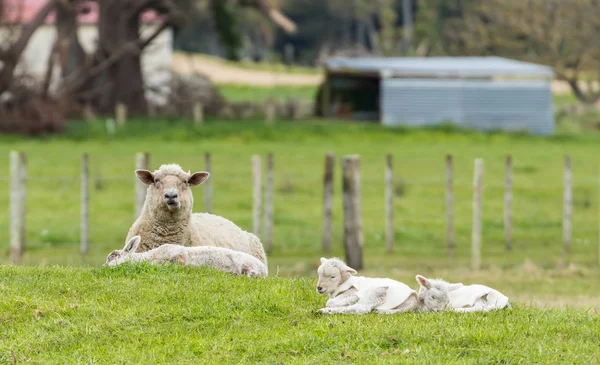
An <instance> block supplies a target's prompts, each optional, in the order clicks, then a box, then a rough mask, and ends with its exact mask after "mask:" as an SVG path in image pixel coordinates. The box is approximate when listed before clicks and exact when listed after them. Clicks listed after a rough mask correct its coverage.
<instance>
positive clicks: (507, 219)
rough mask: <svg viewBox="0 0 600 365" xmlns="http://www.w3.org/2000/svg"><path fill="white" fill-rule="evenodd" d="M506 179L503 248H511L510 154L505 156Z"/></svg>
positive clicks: (508, 249)
mask: <svg viewBox="0 0 600 365" xmlns="http://www.w3.org/2000/svg"><path fill="white" fill-rule="evenodd" d="M505 164H506V180H505V181H504V237H505V249H506V250H507V251H510V250H511V249H512V200H513V192H512V164H513V162H512V156H511V155H507V156H506V163H505Z"/></svg>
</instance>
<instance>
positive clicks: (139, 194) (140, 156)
mask: <svg viewBox="0 0 600 365" xmlns="http://www.w3.org/2000/svg"><path fill="white" fill-rule="evenodd" d="M135 168H136V170H149V169H150V154H149V153H148V152H140V153H137V154H136V157H135ZM147 190H148V187H147V186H146V184H144V183H143V182H141V181H140V180H139V179H138V178H137V177H136V178H135V219H137V218H138V217H139V216H140V215H141V214H142V208H143V207H144V201H145V200H146V191H147Z"/></svg>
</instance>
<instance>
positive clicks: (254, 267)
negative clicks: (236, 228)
mask: <svg viewBox="0 0 600 365" xmlns="http://www.w3.org/2000/svg"><path fill="white" fill-rule="evenodd" d="M140 240H141V237H140V236H134V237H132V238H131V239H130V240H129V241H128V242H127V243H126V244H125V247H123V249H122V250H115V251H113V252H111V253H110V254H109V255H108V257H107V258H106V263H105V265H107V266H117V265H121V264H123V263H125V262H141V261H148V262H150V263H153V264H162V263H165V262H172V263H178V264H182V265H192V266H212V267H214V268H216V269H218V270H221V271H224V272H228V273H232V274H236V275H246V276H257V277H266V276H267V267H266V266H265V264H263V263H262V262H261V261H260V260H259V259H257V258H256V257H254V256H251V255H248V254H246V253H243V252H240V251H235V250H231V249H228V248H223V247H214V246H198V247H185V246H181V245H173V244H168V243H167V244H164V245H161V246H159V247H157V248H154V249H152V250H150V251H145V252H141V253H137V252H136V250H137V248H138V246H139V244H140Z"/></svg>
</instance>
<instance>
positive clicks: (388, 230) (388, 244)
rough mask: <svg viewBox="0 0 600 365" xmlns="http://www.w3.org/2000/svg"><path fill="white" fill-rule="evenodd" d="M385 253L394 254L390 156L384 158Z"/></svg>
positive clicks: (391, 164) (392, 181)
mask: <svg viewBox="0 0 600 365" xmlns="http://www.w3.org/2000/svg"><path fill="white" fill-rule="evenodd" d="M385 251H386V252H387V253H392V252H394V180H393V157H392V155H391V154H388V155H387V156H386V158H385Z"/></svg>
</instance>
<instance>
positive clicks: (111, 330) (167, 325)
mask: <svg viewBox="0 0 600 365" xmlns="http://www.w3.org/2000/svg"><path fill="white" fill-rule="evenodd" d="M0 277H1V278H2V279H0V290H1V292H2V299H0V323H1V324H2V326H1V327H0V328H2V331H1V333H0V336H1V337H0V338H1V340H0V362H2V363H7V364H20V363H32V364H158V363H170V364H347V363H353V364H398V363H407V364H516V363H519V364H595V363H597V361H598V358H599V357H600V348H599V347H598V338H599V336H600V317H598V315H597V313H594V312H584V311H580V310H558V309H536V308H531V307H529V306H526V305H521V304H519V305H515V306H514V308H513V309H512V310H504V311H497V312H492V313H405V314H400V315H394V316H378V315H375V314H369V315H364V316H353V317H352V316H350V317H349V316H322V315H317V314H316V313H315V312H316V310H317V309H318V308H320V307H322V306H323V305H324V303H325V301H326V300H325V298H324V297H321V296H319V295H317V294H316V292H315V290H314V282H313V281H312V280H307V279H302V278H300V279H288V278H281V277H269V278H267V279H251V278H245V277H234V276H231V275H228V274H223V273H220V272H217V271H216V270H212V269H194V268H183V267H176V266H172V265H165V266H162V267H151V266H148V265H141V266H124V267H120V268H116V269H109V268H102V269H93V268H85V269H81V268H64V267H63V268H60V267H48V268H15V267H6V266H4V267H0Z"/></svg>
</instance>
